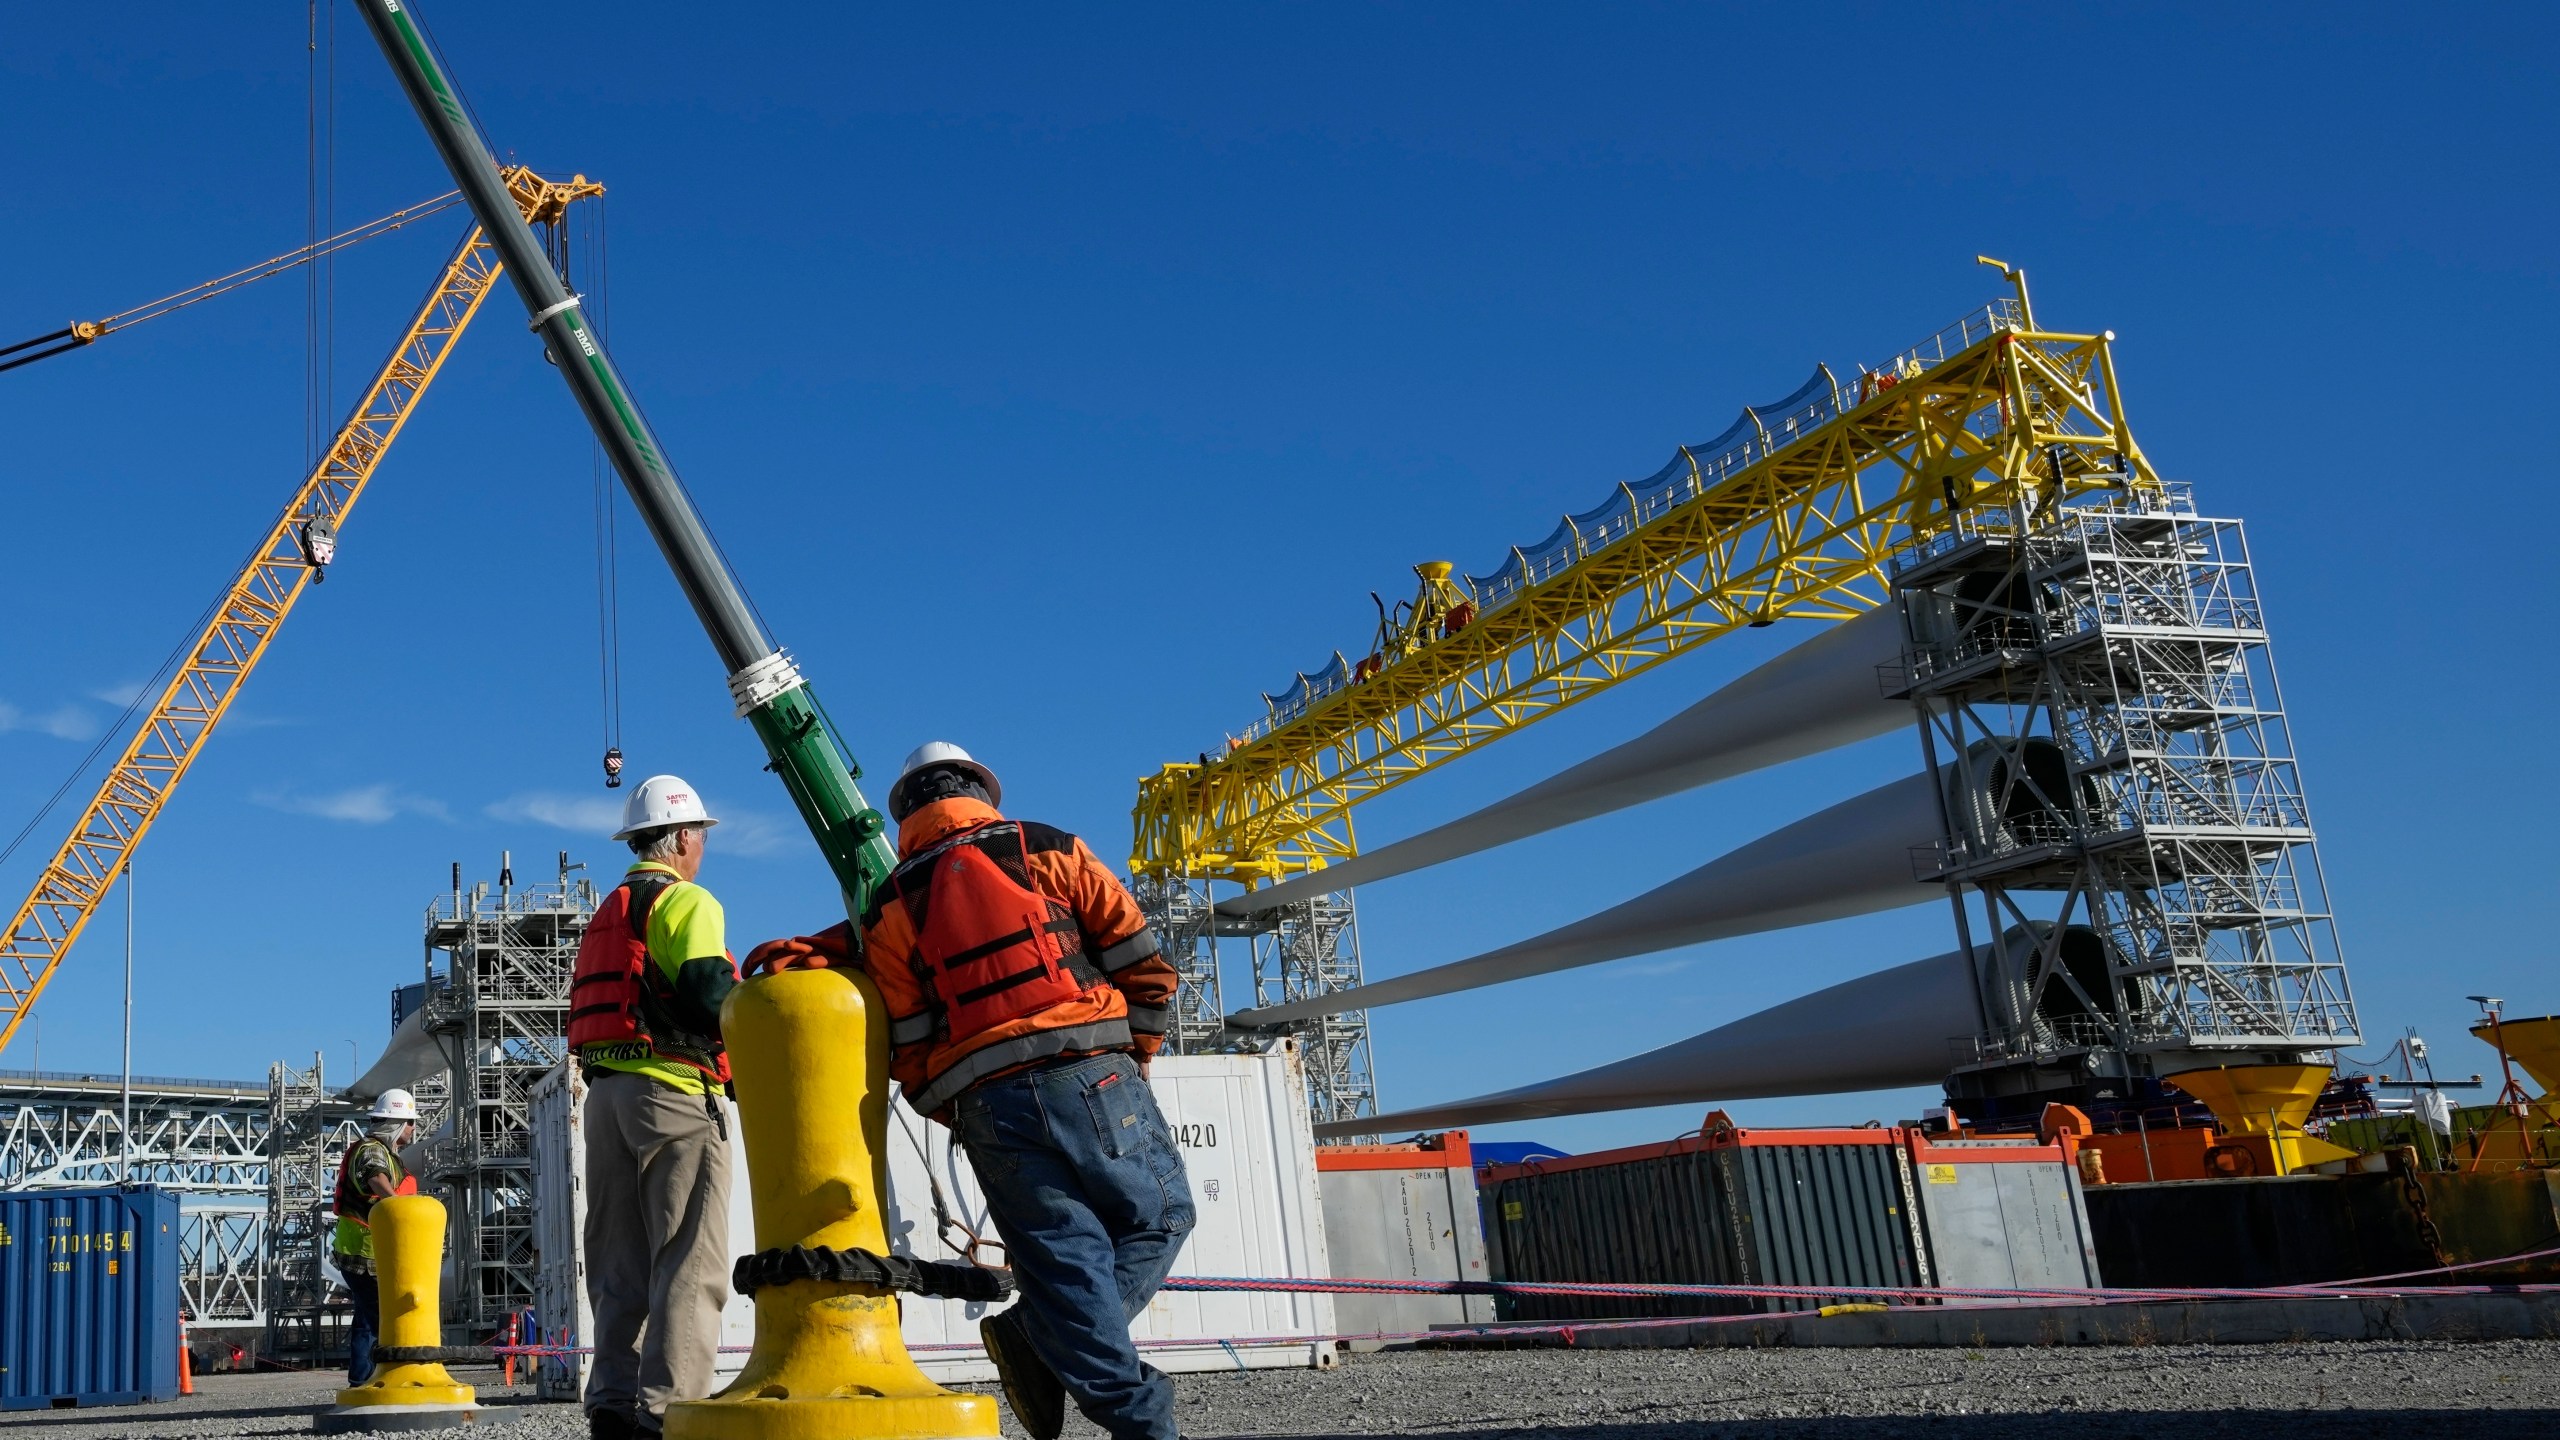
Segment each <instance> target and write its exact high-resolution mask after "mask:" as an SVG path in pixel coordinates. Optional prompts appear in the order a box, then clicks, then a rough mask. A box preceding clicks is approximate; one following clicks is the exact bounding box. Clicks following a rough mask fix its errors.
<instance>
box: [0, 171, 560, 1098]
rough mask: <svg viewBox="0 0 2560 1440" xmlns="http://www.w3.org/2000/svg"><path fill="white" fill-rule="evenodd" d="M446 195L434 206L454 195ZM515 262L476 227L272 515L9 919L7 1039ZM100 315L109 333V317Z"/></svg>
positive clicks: (518, 189) (523, 193)
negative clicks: (504, 259) (506, 265)
mask: <svg viewBox="0 0 2560 1440" xmlns="http://www.w3.org/2000/svg"><path fill="white" fill-rule="evenodd" d="M506 182H507V189H508V192H509V194H511V195H512V196H513V197H514V199H515V201H516V204H517V206H518V208H520V209H521V210H522V211H523V212H524V216H525V218H526V219H527V220H528V221H534V222H541V223H556V222H558V221H559V219H560V218H561V216H562V215H563V214H564V213H565V212H566V210H567V208H568V206H569V204H570V202H572V201H574V200H579V199H583V198H585V197H588V196H592V195H601V194H603V193H604V187H603V186H601V185H597V184H594V183H592V182H590V181H589V180H588V179H587V178H586V177H585V176H583V175H580V176H575V177H572V178H571V179H570V180H568V181H567V182H565V183H564V182H556V181H550V180H545V179H543V178H542V177H541V176H539V175H536V174H534V173H533V172H532V171H530V170H525V169H522V168H513V169H509V170H508V171H507V172H506ZM443 203H445V202H442V201H431V202H429V205H430V206H434V207H437V208H441V205H442V204H443ZM426 208H427V207H423V206H422V207H413V210H412V211H409V212H402V214H403V215H405V216H407V217H408V218H415V212H417V211H422V210H424V209H426ZM376 223H377V225H378V224H380V222H376ZM349 233H351V234H352V233H354V232H349ZM376 233H379V232H378V231H377V232H376ZM296 253H303V252H296ZM257 268H258V267H253V269H257ZM259 273H260V274H272V273H274V270H273V269H272V268H265V269H259ZM502 273H503V269H502V267H501V266H500V264H499V261H498V257H497V252H496V251H495V250H493V249H491V248H490V246H489V244H488V242H487V240H486V239H485V238H484V237H483V235H482V234H481V232H480V231H479V229H477V228H476V227H475V228H474V229H473V230H472V231H471V233H470V234H469V235H467V236H465V237H464V238H463V241H462V244H461V245H460V246H459V247H458V248H456V249H455V251H454V252H453V256H452V258H451V259H449V260H448V261H446V262H445V266H444V270H443V272H442V273H441V274H439V275H438V276H437V278H436V283H435V285H434V287H433V288H432V289H430V290H429V291H428V292H427V298H426V301H425V303H423V304H422V305H420V306H419V307H418V312H417V315H416V317H415V318H414V319H412V320H411V321H410V322H409V327H408V329H407V330H406V331H404V332H403V333H402V334H401V337H400V342H399V343H398V344H397V345H394V346H393V347H392V349H391V355H390V358H389V359H387V360H385V361H384V362H383V365H382V369H381V370H380V372H379V373H377V374H376V375H375V376H374V377H373V381H372V383H371V384H370V385H368V386H366V387H365V391H364V395H363V398H362V399H360V400H359V401H358V402H357V403H356V406H355V408H354V410H353V411H352V412H351V413H350V415H349V418H348V420H347V422H346V424H345V426H344V427H343V428H341V429H340V430H339V431H338V434H337V438H336V440H335V441H334V442H332V443H331V445H330V446H329V450H328V453H327V454H326V455H323V456H322V457H321V459H320V462H319V464H318V465H316V466H315V467H313V469H312V471H311V473H310V475H309V476H307V477H306V478H305V479H304V480H303V482H302V485H301V487H300V488H299V489H297V490H296V491H295V492H294V495H293V499H292V500H291V501H290V502H289V503H287V504H286V505H285V507H284V510H283V511H282V513H280V514H278V515H277V516H276V518H275V522H274V523H273V524H271V525H269V526H268V527H267V534H266V538H265V539H264V540H263V541H262V542H260V544H259V546H258V548H257V550H256V551H255V552H254V554H253V555H252V557H251V558H250V560H249V563H248V564H247V565H246V566H245V567H243V568H242V569H241V571H240V573H239V574H238V575H237V576H236V577H234V578H233V579H232V581H231V584H230V586H229V588H228V589H227V590H226V591H225V592H224V593H223V596H222V598H221V600H220V601H219V602H218V603H217V604H216V605H215V606H214V608H213V611H212V614H211V618H210V619H209V620H208V621H207V622H206V624H205V626H204V628H203V630H202V631H201V632H200V633H199V634H198V635H197V636H196V638H195V640H194V642H193V644H192V645H191V646H190V647H189V648H188V650H187V651H186V657H185V659H184V661H183V662H182V663H181V664H180V665H179V666H178V669H177V672H176V674H175V675H173V676H172V677H171V678H170V680H169V683H168V686H167V687H166V688H165V689H163V690H162V691H161V692H160V696H159V698H158V699H157V700H156V701H154V702H153V704H152V705H151V708H150V710H149V711H148V712H147V713H146V714H145V715H144V716H143V720H142V724H141V725H140V727H139V728H138V729H136V731H135V732H134V735H133V738H132V739H131V740H130V741H129V742H127V743H126V745H125V748H124V752H123V754H122V755H120V756H118V757H117V760H116V763H115V765H114V766H113V767H112V768H110V769H109V770H108V771H107V774H106V778H105V779H104V781H102V782H101V783H100V785H99V786H98V790H97V793H96V795H95V796H93V797H92V798H91V799H90V801H89V803H88V805H87V807H86V808H85V809H83V810H82V811H81V814H80V819H79V821H78V823H76V824H75V825H73V826H72V828H71V836H70V838H69V839H67V840H65V841H63V842H62V848H61V849H60V850H59V851H58V852H56V853H55V855H54V857H53V861H52V863H51V864H49V865H47V866H45V868H44V873H43V874H42V875H40V876H38V877H37V879H36V884H35V888H34V889H33V890H32V891H31V892H29V894H28V895H27V898H26V901H25V902H24V903H23V904H21V905H19V907H18V909H17V913H16V914H15V915H14V916H12V917H11V919H10V922H9V928H8V929H7V930H6V931H5V932H0V1050H6V1049H7V1048H8V1046H9V1041H10V1039H11V1038H12V1037H13V1036H15V1035H16V1034H17V1033H18V1026H19V1025H20V1024H21V1023H23V1022H24V1021H25V1020H26V1018H27V1014H28V1012H29V1010H31V1009H32V1008H33V1007H34V1005H35V1002H36V999H37V997H38V996H40V995H42V994H43V993H44V988H45V986H46V985H47V984H48V983H49V982H50V981H51V980H52V979H53V974H54V972H55V971H56V970H58V969H60V968H61V966H62V960H63V957H64V956H65V955H67V954H69V953H70V950H71V947H72V945H73V944H74V943H75V942H77V941H78V940H79V938H80V932H81V930H82V929H83V928H84V927H86V926H87V925H88V923H89V917H90V916H91V915H92V914H94V913H95V912H96V910H97V908H98V904H99V902H100V901H101V900H103V899H105V897H106V894H107V890H108V887H109V886H110V885H112V884H113V883H114V881H115V877H116V872H117V871H119V870H121V869H122V868H123V867H124V863H125V860H126V858H127V857H128V856H130V855H131V854H132V853H133V851H134V847H136V846H137V845H139V844H141V843H142V837H143V836H144V835H145V834H147V833H149V831H150V829H151V825H152V822H153V821H155V820H157V819H158V818H159V817H160V811H161V809H162V808H163V807H164V806H166V805H167V804H168V803H169V796H170V793H171V792H172V791H174V790H176V789H177V786H178V782H179V781H180V780H182V779H184V778H185V777H186V773H187V767H188V766H190V765H192V764H194V763H195V759H196V757H197V755H199V754H201V753H202V752H203V750H204V744H205V741H206V740H207V739H209V738H210V737H211V736H212V734H213V728H214V726H215V725H217V724H218V723H220V722H221V719H222V717H223V714H224V713H225V712H226V711H228V710H229V709H230V708H231V702H232V701H233V700H235V699H237V698H238V697H239V694H240V687H241V685H242V683H243V682H245V681H246V680H247V679H248V678H249V672H250V671H251V670H253V669H255V668H257V664H258V661H259V659H260V657H262V656H264V655H265V654H266V651H267V645H268V643H269V642H270V641H272V640H274V639H275V635H276V631H277V630H278V629H279V628H280V627H282V626H283V624H284V620H285V617H286V616H287V615H289V614H291V613H292V612H293V605H294V602H295V601H296V600H297V599H299V598H300V597H301V595H302V589H303V586H304V584H305V583H306V582H309V581H311V580H313V579H315V578H316V577H317V576H318V574H319V573H320V571H321V570H322V569H323V568H324V567H326V566H327V564H328V563H329V560H330V557H331V555H332V553H333V551H334V550H335V547H336V542H337V532H338V529H339V527H340V526H342V525H344V524H345V523H346V518H347V512H348V511H349V510H352V509H353V508H355V503H356V501H357V500H358V499H360V498H362V496H363V494H364V489H365V485H366V483H367V482H368V481H370V480H371V479H372V478H373V472H374V470H375V469H376V467H378V466H380V465H381V463H382V457H383V455H384V453H385V452H387V451H389V450H390V448H391V442H392V441H394V440H396V439H398V438H399V436H400V430H401V427H402V426H403V425H405V424H407V423H408V420H409V416H410V413H411V412H412V411H414V410H415V409H416V408H417V405H418V400H419V398H420V397H422V396H423V395H425V394H426V391H427V386H428V385H429V384H430V383H432V382H433V381H434V380H435V378H436V374H437V372H438V371H440V370H441V369H443V368H444V362H445V360H446V358H447V357H448V356H450V355H451V354H452V353H453V345H454V342H455V341H456V340H459V339H461V338H462V332H463V330H464V328H465V327H467V326H468V325H470V323H471V317H472V316H473V315H474V314H476V313H477V312H478V311H479V309H480V302H481V301H482V300H484V299H486V298H488V295H489V290H490V287H491V286H493V285H495V284H497V283H498V278H499V276H500V275H501V274H502ZM235 274H237V275H247V274H249V272H247V271H243V272H235ZM228 278H231V277H226V279H228ZM251 278H255V277H254V276H252V277H251ZM213 283H217V282H208V284H213ZM198 288H199V289H201V288H203V287H198ZM226 288H227V287H226ZM180 293H181V294H182V295H183V294H191V293H194V292H189V291H182V292H180ZM156 303H158V302H155V304H156ZM127 313H128V314H133V313H135V312H127ZM162 313H165V312H162ZM76 328H78V327H75V329H76ZM89 328H91V329H93V330H97V331H98V333H104V332H103V330H102V329H100V328H99V327H98V326H95V325H93V326H91V327H89ZM108 328H112V327H111V326H110V327H108ZM48 338H51V337H48ZM89 338H94V337H89ZM32 343H43V342H42V341H38V342H32ZM78 343H85V339H84V340H82V341H81V342H78ZM66 348H67V347H66ZM45 353H56V352H52V351H48V352H45ZM28 358H30V359H33V358H41V356H30V357H28Z"/></svg>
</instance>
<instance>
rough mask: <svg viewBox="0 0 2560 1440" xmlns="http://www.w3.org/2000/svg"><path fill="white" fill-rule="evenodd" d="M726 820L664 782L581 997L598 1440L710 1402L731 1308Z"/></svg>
mask: <svg viewBox="0 0 2560 1440" xmlns="http://www.w3.org/2000/svg"><path fill="white" fill-rule="evenodd" d="M719 823H720V822H719V821H717V820H715V819H713V818H711V815H710V814H709V813H708V812H707V811H705V810H704V809H703V806H702V799H701V797H700V795H698V794H697V793H696V792H695V790H694V788H693V787H692V786H691V785H688V784H686V783H685V782H684V781H683V780H682V779H681V778H679V777H677V776H674V775H652V776H650V777H649V778H648V779H646V780H643V781H641V782H640V787H639V788H638V789H637V790H634V791H632V792H631V798H630V799H629V800H628V801H626V802H624V804H623V810H622V828H621V829H620V830H618V831H616V832H614V836H613V838H614V839H616V840H620V841H623V842H625V843H626V844H628V845H629V846H630V847H631V853H632V855H633V857H634V860H633V863H632V866H631V869H630V870H629V872H628V873H626V874H625V875H624V876H623V877H622V883H621V884H620V885H617V886H615V887H614V889H613V891H612V892H611V893H610V894H608V895H606V896H605V898H604V900H603V902H602V903H601V904H599V905H597V907H596V912H595V918H594V919H593V920H592V921H590V922H589V923H588V926H587V933H586V935H585V937H584V938H582V939H581V940H580V941H579V942H578V965H577V970H576V972H575V974H574V975H573V977H572V978H571V980H570V982H569V1045H570V1048H571V1049H572V1050H574V1051H575V1052H576V1053H577V1057H578V1068H579V1069H580V1071H582V1072H583V1073H584V1074H585V1076H586V1079H587V1105H586V1112H585V1123H586V1139H587V1221H586V1229H585V1232H584V1240H585V1245H586V1259H587V1303H588V1305H589V1306H590V1307H591V1308H592V1309H593V1310H594V1312H595V1334H594V1336H593V1337H592V1340H591V1342H590V1343H592V1344H593V1345H594V1346H595V1360H594V1363H593V1365H592V1366H591V1367H590V1369H589V1370H588V1373H587V1393H586V1396H585V1407H586V1413H587V1433H588V1435H589V1436H590V1437H592V1440H632V1437H647V1436H655V1435H657V1434H658V1433H659V1431H660V1430H661V1429H663V1428H664V1422H665V1416H666V1411H667V1405H668V1404H669V1403H670V1402H672V1401H677V1400H699V1399H701V1398H702V1397H703V1396H705V1395H708V1394H710V1393H711V1371H712V1365H713V1363H714V1362H715V1361H716V1360H717V1359H718V1358H719V1346H720V1311H721V1308H722V1307H723V1306H725V1305H726V1304H727V1303H728V1301H729V1119H728V1112H727V1110H726V1108H725V1107H726V1105H727V1103H728V1101H727V1091H728V1088H729V1054H728V1051H727V1049H726V1048H724V1047H723V1045H722V1044H721V1037H720V1002H722V1001H723V1000H726V999H727V998H729V991H730V990H731V989H732V988H733V987H735V986H736V984H737V983H738V967H737V962H736V961H735V960H734V959H733V958H732V957H731V956H730V954H729V948H728V937H727V933H726V930H727V922H726V918H725V916H724V915H723V913H722V911H721V909H720V902H719V901H718V900H717V899H714V898H713V897H712V894H711V892H710V891H709V890H706V889H704V888H703V887H702V885H701V884H700V883H699V881H698V878H697V877H699V876H700V875H701V873H702V859H703V844H704V839H705V837H706V836H707V835H708V834H709V833H710V830H711V827H712V826H714V825H717V824H719Z"/></svg>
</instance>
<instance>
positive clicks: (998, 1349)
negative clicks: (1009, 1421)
mask: <svg viewBox="0 0 2560 1440" xmlns="http://www.w3.org/2000/svg"><path fill="white" fill-rule="evenodd" d="M978 1339H979V1340H980V1341H981V1342H982V1343H984V1344H985V1345H986V1347H987V1359H988V1360H990V1361H992V1362H993V1363H994V1365H995V1367H996V1379H997V1380H998V1381H1000V1382H1002V1384H1003V1385H1004V1399H1005V1403H1006V1404H1008V1405H1011V1406H1012V1407H1013V1418H1014V1419H1016V1420H1019V1421H1021V1422H1022V1428H1023V1429H1024V1430H1026V1431H1028V1432H1029V1433H1030V1435H1031V1440H1058V1432H1060V1431H1062V1430H1064V1429H1066V1428H1067V1387H1066V1386H1064V1385H1061V1384H1059V1383H1058V1375H1057V1372H1056V1371H1054V1370H1051V1369H1050V1368H1049V1362H1048V1361H1046V1360H1043V1359H1041V1358H1040V1352H1038V1351H1036V1350H1034V1349H1032V1348H1031V1334H1030V1332H1029V1331H1028V1330H1026V1329H1024V1328H1023V1324H1022V1318H1021V1317H1020V1316H1019V1315H1017V1314H1015V1313H1014V1312H1013V1311H1011V1310H1002V1311H998V1312H997V1313H995V1314H993V1315H990V1316H988V1317H987V1318H986V1319H984V1320H981V1321H979V1322H978Z"/></svg>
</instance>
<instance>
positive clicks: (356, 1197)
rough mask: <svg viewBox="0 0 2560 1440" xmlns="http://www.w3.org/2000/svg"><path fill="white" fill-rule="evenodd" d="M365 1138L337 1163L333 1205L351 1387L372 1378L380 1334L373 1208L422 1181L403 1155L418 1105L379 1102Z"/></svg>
mask: <svg viewBox="0 0 2560 1440" xmlns="http://www.w3.org/2000/svg"><path fill="white" fill-rule="evenodd" d="M365 1118H366V1119H367V1120H368V1121H370V1122H371V1123H369V1124H367V1125H366V1126H365V1131H364V1135H363V1136H362V1137H361V1138H359V1139H358V1140H357V1141H356V1143H354V1144H353V1145H350V1146H348V1147H347V1152H346V1153H345V1154H344V1155H341V1156H339V1157H338V1184H337V1188H336V1190H335V1192H334V1193H333V1194H332V1196H331V1199H330V1204H331V1207H332V1208H333V1209H335V1210H336V1211H337V1213H338V1223H337V1224H336V1225H335V1226H333V1227H332V1228H331V1229H330V1232H329V1259H330V1262H331V1263H332V1264H335V1265H336V1266H337V1267H338V1278H340V1279H341V1280H344V1281H345V1282H346V1286H347V1304H348V1305H349V1306H350V1307H351V1308H352V1309H353V1311H354V1314H353V1315H352V1316H350V1317H349V1323H348V1327H347V1384H349V1385H350V1386H354V1385H362V1384H363V1383H364V1382H366V1381H367V1380H370V1379H372V1378H373V1344H374V1341H375V1339H376V1338H378V1337H379V1336H380V1334H381V1324H382V1286H381V1282H380V1279H379V1277H377V1276H376V1275H375V1274H374V1270H373V1206H374V1202H375V1201H377V1200H388V1199H390V1198H391V1197H392V1196H394V1195H415V1194H417V1193H418V1177H417V1176H415V1175H412V1174H410V1173H409V1167H407V1166H406V1165H403V1164H401V1163H400V1152H401V1151H403V1150H406V1149H408V1148H409V1146H410V1144H411V1142H413V1141H415V1140H416V1139H417V1138H418V1100H417V1097H416V1096H414V1095H411V1094H410V1093H409V1092H408V1091H406V1090H385V1091H383V1092H382V1093H381V1094H380V1095H378V1096H376V1097H374V1101H373V1109H372V1111H371V1112H370V1113H369V1114H368V1115H367V1116H366V1117H365Z"/></svg>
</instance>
